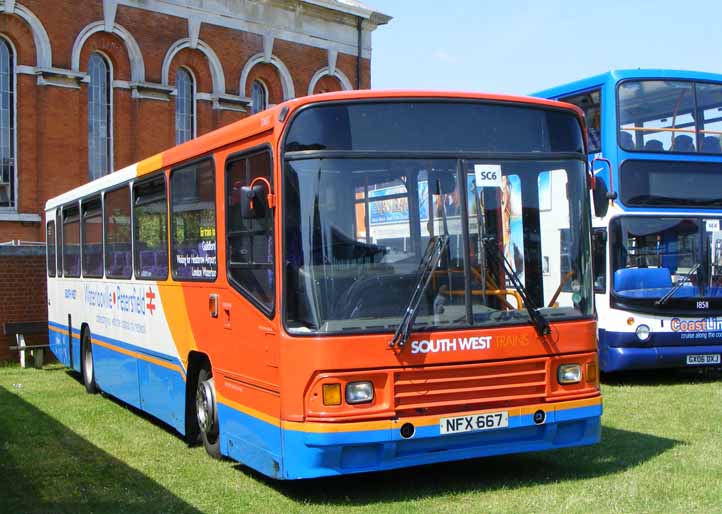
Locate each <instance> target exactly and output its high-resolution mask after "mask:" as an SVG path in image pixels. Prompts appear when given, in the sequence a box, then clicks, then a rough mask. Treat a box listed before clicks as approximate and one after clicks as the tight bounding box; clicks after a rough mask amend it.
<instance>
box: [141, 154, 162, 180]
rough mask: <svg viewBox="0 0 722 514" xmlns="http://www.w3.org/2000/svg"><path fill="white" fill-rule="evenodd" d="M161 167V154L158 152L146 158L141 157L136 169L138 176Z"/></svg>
mask: <svg viewBox="0 0 722 514" xmlns="http://www.w3.org/2000/svg"><path fill="white" fill-rule="evenodd" d="M162 167H163V154H162V153H159V154H156V155H154V156H152V157H148V158H147V159H143V160H142V161H140V162H139V163H138V169H137V171H136V173H137V175H138V176H139V177H142V176H143V175H146V174H148V173H152V172H154V171H158V170H159V169H161V168H162Z"/></svg>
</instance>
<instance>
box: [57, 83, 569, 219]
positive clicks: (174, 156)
mask: <svg viewBox="0 0 722 514" xmlns="http://www.w3.org/2000/svg"><path fill="white" fill-rule="evenodd" d="M393 98H437V99H440V100H441V99H459V100H461V99H468V100H482V101H483V100H485V101H490V102H509V103H517V104H527V105H530V106H539V107H554V108H561V109H567V110H569V111H573V112H574V113H575V114H577V115H578V116H579V117H580V118H581V117H583V113H582V111H581V110H580V109H579V108H577V107H576V106H574V105H571V104H567V103H563V102H555V101H552V100H546V99H543V98H532V97H526V96H514V95H499V94H484V93H472V92H458V91H457V92H453V91H411V90H397V91H377V90H361V91H357V90H354V91H338V92H334V93H324V94H320V95H313V96H304V97H301V98H295V99H292V100H288V101H285V102H283V103H280V104H278V105H276V106H274V107H271V108H269V109H267V110H265V111H263V112H260V113H257V114H254V115H252V116H249V117H247V118H244V119H242V120H239V121H236V122H234V123H231V124H229V125H226V126H225V127H221V128H219V129H216V130H214V131H212V132H209V133H207V134H204V135H202V136H199V137H197V138H195V139H192V140H190V141H188V142H185V143H183V144H180V145H178V146H174V147H172V148H169V149H167V150H165V151H163V152H160V153H158V154H156V155H153V156H151V157H148V158H146V159H143V160H142V161H139V162H136V163H134V164H131V165H129V166H126V167H125V168H122V169H120V170H117V171H114V172H112V173H109V174H108V175H105V176H103V177H101V178H99V179H96V180H93V181H91V182H88V183H86V184H83V185H82V186H79V187H76V188H75V189H71V190H70V191H67V192H65V193H63V194H61V195H59V196H56V197H54V198H50V199H49V200H48V201H47V202H46V204H45V210H46V211H47V210H50V209H55V208H56V207H58V206H60V205H63V204H64V203H67V202H71V201H73V200H76V199H78V198H83V197H86V196H89V195H92V194H95V193H97V192H100V191H103V190H107V189H112V188H113V186H115V185H119V184H123V183H125V182H127V181H129V180H132V179H133V178H136V177H142V176H143V175H146V174H148V173H152V172H154V171H158V170H161V169H164V168H168V167H170V166H175V165H177V164H179V163H182V162H184V161H189V160H192V159H194V158H197V157H199V156H200V155H203V154H205V153H207V152H211V151H214V150H217V149H219V148H222V147H224V146H227V145H229V144H232V143H234V142H237V141H240V140H242V139H246V138H248V137H252V136H255V135H258V134H262V133H264V132H269V131H272V130H280V129H282V128H283V125H284V123H285V122H286V121H288V120H289V119H290V118H291V115H292V114H293V112H294V111H296V110H298V109H299V108H301V107H303V106H306V105H309V104H315V103H325V102H334V101H340V100H364V99H393ZM284 109H287V115H286V116H285V117H284V118H283V121H281V120H280V119H279V114H280V113H281V111H282V110H284Z"/></svg>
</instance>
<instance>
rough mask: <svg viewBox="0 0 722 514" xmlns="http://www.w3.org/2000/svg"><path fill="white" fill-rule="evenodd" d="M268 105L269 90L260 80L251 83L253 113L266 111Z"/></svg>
mask: <svg viewBox="0 0 722 514" xmlns="http://www.w3.org/2000/svg"><path fill="white" fill-rule="evenodd" d="M267 107H268V91H267V90H266V86H265V84H264V83H263V82H261V81H260V80H254V81H253V85H251V113H253V114H256V113H257V112H261V111H265V110H266V108H267Z"/></svg>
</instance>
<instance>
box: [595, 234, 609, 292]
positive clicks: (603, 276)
mask: <svg viewBox="0 0 722 514" xmlns="http://www.w3.org/2000/svg"><path fill="white" fill-rule="evenodd" d="M592 272H593V273H594V292H595V293H604V292H606V290H607V229H606V228H595V229H594V230H593V231H592Z"/></svg>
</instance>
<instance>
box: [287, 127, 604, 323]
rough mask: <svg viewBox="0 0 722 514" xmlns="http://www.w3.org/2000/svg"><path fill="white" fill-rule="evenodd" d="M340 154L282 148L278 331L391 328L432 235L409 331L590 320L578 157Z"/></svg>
mask: <svg viewBox="0 0 722 514" xmlns="http://www.w3.org/2000/svg"><path fill="white" fill-rule="evenodd" d="M555 114H558V113H555ZM568 116H569V118H570V120H573V121H574V123H575V124H576V126H577V130H579V128H578V127H579V124H578V122H577V121H576V118H575V117H574V116H573V115H572V114H571V113H569V114H568ZM464 121H466V120H460V123H461V124H463V122H464ZM512 123H513V121H512ZM402 125H403V123H402ZM521 130H522V131H523V130H524V128H523V127H522V128H521ZM290 135H293V130H291V132H290ZM290 135H289V139H287V140H290ZM394 137H396V136H394V135H393V134H389V135H388V137H387V141H388V140H393V139H394ZM442 139H443V138H442ZM436 142H437V143H438V140H437V141H436ZM294 144H297V143H294ZM518 144H519V143H518V141H517V145H518ZM323 146H324V147H326V146H325V145H323ZM292 148H293V149H295V148H298V147H297V146H296V147H292ZM437 148H438V147H437ZM432 149H433V147H432ZM347 150H348V148H347ZM440 150H444V148H441V149H440ZM343 153H344V152H333V155H330V156H328V157H326V156H325V152H323V151H321V152H319V154H316V153H315V152H313V151H310V152H309V151H306V150H300V151H295V152H287V153H286V156H285V158H286V162H285V169H284V208H285V209H286V216H285V218H284V225H285V229H284V232H285V235H284V261H285V285H284V291H285V293H284V294H285V316H286V325H287V328H288V330H289V331H290V332H291V333H295V334H307V333H347V332H366V331H369V332H370V331H392V330H394V329H396V327H397V326H398V324H399V323H400V321H401V320H402V317H403V315H404V312H405V310H406V309H407V307H408V305H409V300H410V298H411V296H412V293H413V291H414V290H415V289H416V288H418V287H419V286H420V285H422V284H421V283H420V282H419V280H420V274H419V268H420V264H422V261H423V259H424V258H425V257H424V256H425V255H427V248H428V247H429V246H428V245H429V244H430V241H431V243H434V242H435V240H436V238H442V237H443V238H444V239H445V244H444V246H443V249H442V255H441V257H440V259H439V261H438V265H437V266H436V267H435V268H434V269H432V270H431V271H430V277H429V280H428V283H426V284H423V294H422V296H421V301H420V304H419V306H418V312H417V317H416V321H415V324H414V328H415V329H422V330H423V329H426V330H428V329H434V328H459V327H468V326H492V325H504V324H514V323H516V324H522V323H529V322H530V321H534V320H533V319H532V318H533V317H536V316H535V313H538V314H540V315H541V316H543V317H544V318H545V319H546V320H548V321H560V320H571V319H579V318H583V317H588V316H591V314H592V300H591V298H592V293H591V265H590V259H589V237H588V233H589V232H588V231H589V226H588V223H589V221H588V209H589V207H588V199H587V197H588V195H587V188H586V178H585V166H584V160H583V159H584V157H583V154H580V155H579V158H553V157H551V154H550V153H549V152H546V153H544V154H540V158H533V157H534V154H529V155H528V156H520V157H515V158H508V159H504V158H494V159H483V158H478V157H477V158H465V157H464V156H463V155H462V154H461V153H460V154H459V155H458V156H455V157H448V158H415V157H413V153H412V152H409V155H408V156H403V155H399V156H395V157H381V156H372V155H368V156H359V155H358V154H359V152H355V151H352V152H349V153H350V155H348V156H344V155H343ZM542 155H543V156H544V157H546V158H541V156H542ZM447 238H448V239H447ZM515 282H516V284H519V285H520V287H517V286H516V285H515Z"/></svg>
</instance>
